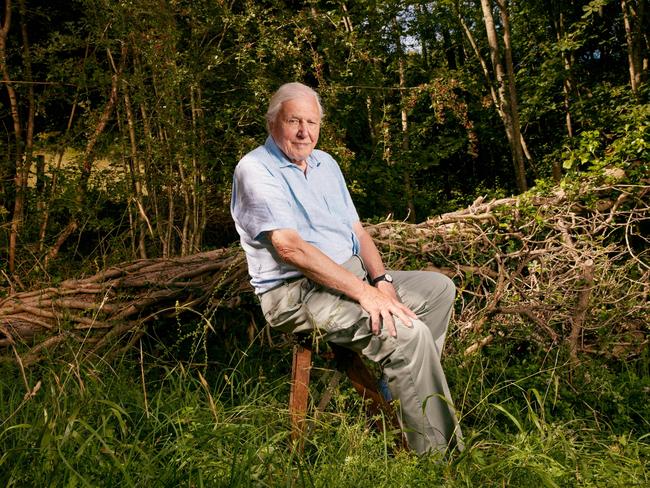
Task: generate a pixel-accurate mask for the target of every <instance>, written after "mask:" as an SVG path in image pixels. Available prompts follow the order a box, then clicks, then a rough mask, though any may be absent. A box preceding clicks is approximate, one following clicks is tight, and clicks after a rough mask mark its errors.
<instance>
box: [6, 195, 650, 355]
mask: <svg viewBox="0 0 650 488" xmlns="http://www.w3.org/2000/svg"><path fill="white" fill-rule="evenodd" d="M649 190H650V186H647V185H635V186H633V187H632V186H630V185H620V186H618V187H617V186H615V185H614V186H606V187H598V188H595V189H593V190H592V193H588V192H585V191H582V192H581V193H580V192H579V193H578V195H577V196H573V197H571V198H569V197H567V196H566V195H565V194H564V193H563V192H557V193H555V194H551V195H547V196H531V195H530V194H525V195H522V196H520V197H516V198H515V197H513V198H503V199H499V200H491V201H483V199H478V200H477V201H475V202H474V203H473V204H472V205H471V206H469V207H468V208H466V209H462V210H459V211H457V212H451V213H448V214H445V215H441V216H439V217H436V218H432V219H430V220H427V221H426V222H423V223H421V224H417V225H414V224H408V223H405V222H396V221H386V222H380V223H377V224H372V225H367V227H366V228H367V229H368V231H369V233H370V234H371V235H372V236H373V238H374V239H375V241H376V242H377V244H378V246H379V247H380V249H381V251H382V253H383V255H384V257H385V258H386V260H387V262H388V264H389V266H391V267H392V268H394V269H414V268H415V269H435V270H438V271H441V272H443V273H445V274H447V275H448V276H450V277H451V278H453V279H454V281H455V283H456V285H457V287H458V290H459V294H458V300H457V306H456V312H457V313H456V316H455V318H454V321H453V324H454V327H455V329H454V332H455V334H456V337H457V338H458V339H459V340H460V341H461V344H460V347H462V349H463V350H464V351H465V352H466V354H470V353H476V352H477V351H479V350H480V349H481V348H483V347H489V346H490V345H491V344H493V343H495V342H497V341H498V340H501V338H503V340H508V338H511V337H517V340H525V341H529V342H533V343H536V344H537V345H538V346H539V347H543V348H550V347H552V346H553V345H556V344H566V345H567V349H568V351H569V353H570V358H571V362H572V364H574V365H576V364H577V363H578V362H579V355H580V354H585V353H591V354H601V355H616V356H617V357H626V356H629V355H635V354H638V353H639V352H640V351H642V350H643V348H645V347H647V345H648V343H649V340H648V334H649V325H648V321H647V301H648V293H649V291H650V264H649V261H650V259H649V256H650V246H648V240H649V238H648V235H647V233H645V232H644V231H643V229H644V228H645V229H647V227H648V223H649V221H650V216H649V212H648V210H649V208H650V205H649V203H648V198H647V197H648V194H649ZM594 194H595V195H596V196H597V197H598V200H597V204H595V205H594V204H591V203H589V202H590V201H594ZM605 201H610V202H612V204H611V205H609V204H608V205H605V204H604V203H603V202H605ZM248 279H249V278H248V275H247V268H246V261H245V258H244V255H243V253H242V251H241V250H240V249H239V248H238V247H231V248H225V249H216V250H213V251H207V252H202V253H198V254H194V255H191V256H185V257H179V258H172V259H147V260H137V261H133V262H127V263H123V264H121V265H118V266H113V267H111V268H108V269H106V270H104V271H102V272H100V273H97V274H95V275H93V276H89V277H85V278H76V279H69V280H66V281H63V282H62V283H59V284H58V285H56V286H48V287H46V288H43V289H40V290H31V291H25V292H20V293H12V294H9V295H8V296H7V297H6V298H4V299H1V300H0V359H2V360H5V361H16V360H18V361H22V362H23V364H31V363H33V362H36V361H38V360H40V359H42V358H43V357H45V356H46V355H47V354H51V353H52V351H54V350H55V349H56V348H57V347H58V346H60V345H61V344H64V343H67V344H73V345H74V346H75V350H77V351H79V356H81V357H84V356H88V355H96V356H102V357H105V356H106V355H107V354H109V353H110V354H114V353H115V352H116V351H117V352H119V351H122V350H124V349H128V348H129V347H130V346H131V345H132V344H134V343H135V342H136V341H137V340H138V339H139V338H140V337H142V335H143V334H145V333H147V332H148V327H149V326H150V324H151V323H152V322H154V320H156V319H159V318H164V317H170V316H175V317H178V316H179V314H180V313H181V312H182V311H186V310H196V311H199V312H200V313H201V314H202V315H203V316H205V317H208V316H211V314H212V313H213V312H214V311H215V310H216V309H218V308H229V307H230V308H232V307H237V306H239V305H240V304H241V302H242V300H243V299H244V298H245V297H246V295H252V289H251V287H250V285H249V283H248ZM161 322H162V321H161ZM16 358H17V359H16Z"/></svg>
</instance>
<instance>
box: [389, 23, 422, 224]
mask: <svg viewBox="0 0 650 488" xmlns="http://www.w3.org/2000/svg"><path fill="white" fill-rule="evenodd" d="M393 27H394V28H395V46H396V47H397V58H398V59H397V62H398V70H397V71H398V73H399V88H400V91H399V93H400V112H401V120H402V157H403V158H404V157H410V156H409V155H408V152H409V149H410V143H409V119H408V112H407V110H406V103H405V98H406V97H405V92H406V73H405V68H404V51H403V49H402V39H401V29H400V28H399V22H398V20H397V19H393ZM410 166H411V165H410V164H409V162H407V163H406V167H405V168H404V170H403V171H404V194H405V196H406V206H407V209H408V221H409V222H411V223H414V222H415V220H416V216H415V203H414V202H413V187H412V185H411V174H410V171H409V169H408V168H409V167H410Z"/></svg>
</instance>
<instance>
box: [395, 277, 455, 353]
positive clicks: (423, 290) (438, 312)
mask: <svg viewBox="0 0 650 488" xmlns="http://www.w3.org/2000/svg"><path fill="white" fill-rule="evenodd" d="M390 274H391V276H393V279H394V280H395V281H394V283H393V284H394V286H395V290H396V291H397V294H398V295H399V297H400V300H401V301H402V303H404V304H405V305H406V306H407V307H409V308H410V309H411V310H413V311H414V312H415V313H416V314H417V316H418V318H419V319H420V320H421V321H422V322H424V323H425V324H426V325H427V327H429V330H430V331H431V335H432V336H433V339H434V341H435V343H436V348H437V350H438V354H439V355H442V352H443V350H444V347H445V337H446V335H447V328H448V326H449V319H450V318H451V313H452V309H453V305H454V299H455V297H456V285H454V282H453V281H451V280H450V279H449V278H447V277H446V276H445V275H443V274H440V273H434V272H429V271H390Z"/></svg>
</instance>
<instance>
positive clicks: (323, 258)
mask: <svg viewBox="0 0 650 488" xmlns="http://www.w3.org/2000/svg"><path fill="white" fill-rule="evenodd" d="M278 232H281V233H278ZM270 239H271V242H272V243H273V245H274V247H275V248H276V250H277V251H278V254H279V255H280V257H281V258H282V260H283V261H284V262H286V263H288V264H290V265H292V266H294V267H296V268H297V269H299V270H300V271H301V272H302V273H303V274H304V275H305V276H307V277H308V278H309V279H311V280H313V281H315V282H317V283H319V284H321V285H323V286H326V287H328V288H332V289H335V290H338V291H340V292H341V293H343V294H345V295H346V296H348V297H350V298H352V299H353V300H356V301H358V300H359V299H360V297H361V295H362V294H363V290H364V287H366V286H368V285H367V283H364V282H363V281H362V280H361V279H359V278H358V277H357V276H355V275H354V274H353V273H351V272H350V271H348V270H347V269H345V268H344V267H342V266H340V265H339V264H336V263H335V262H334V261H332V260H331V259H330V258H329V257H328V256H327V255H326V254H325V253H323V252H322V251H321V250H320V249H318V248H317V247H315V246H313V245H311V244H309V243H308V242H306V241H304V240H303V239H301V238H300V237H298V236H297V234H296V235H293V234H291V233H287V232H285V231H274V232H273V233H272V234H271V236H270Z"/></svg>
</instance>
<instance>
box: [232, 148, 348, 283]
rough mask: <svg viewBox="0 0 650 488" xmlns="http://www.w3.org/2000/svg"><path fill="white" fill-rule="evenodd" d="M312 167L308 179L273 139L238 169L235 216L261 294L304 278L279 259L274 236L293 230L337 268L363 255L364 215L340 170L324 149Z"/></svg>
mask: <svg viewBox="0 0 650 488" xmlns="http://www.w3.org/2000/svg"><path fill="white" fill-rule="evenodd" d="M307 165H308V169H307V173H306V174H305V173H304V172H303V171H302V170H301V169H300V168H299V167H298V166H296V165H295V164H293V163H292V162H291V161H289V160H288V159H287V157H286V156H285V155H284V153H282V151H281V150H280V149H279V148H278V146H277V145H276V144H275V141H274V140H273V138H272V137H271V136H269V137H268V138H267V139H266V143H265V144H264V145H263V146H260V147H258V148H257V149H255V150H253V151H251V152H250V153H248V154H247V155H246V156H244V157H243V158H242V159H241V161H239V164H237V167H236V168H235V174H234V176H233V184H232V200H231V202H230V212H231V214H232V217H233V219H234V221H235V226H236V227H237V232H238V233H239V236H240V237H241V245H242V247H243V248H244V251H245V252H246V259H247V261H248V273H249V274H250V276H251V284H252V285H253V287H254V288H255V293H257V294H261V293H264V292H265V291H267V290H270V289H271V288H274V287H275V286H277V285H279V284H281V283H282V282H283V281H284V280H286V279H290V278H295V277H298V276H301V275H302V273H301V272H300V271H299V270H298V269H296V268H295V267H293V266H291V265H289V264H287V263H284V262H283V261H282V260H281V259H280V257H279V256H278V254H277V252H276V251H275V248H274V247H273V245H272V244H271V242H270V241H269V240H268V238H267V234H266V233H267V232H269V231H272V230H276V229H294V230H296V231H297V232H298V234H299V235H300V237H302V238H303V239H304V240H305V241H307V242H308V243H309V244H312V245H314V246H316V247H317V248H318V249H320V250H321V251H323V252H324V253H325V254H326V255H327V256H329V257H330V258H331V259H332V260H333V261H334V262H336V263H338V264H341V263H343V262H345V261H347V260H348V259H350V258H351V257H352V256H353V255H354V254H358V253H359V247H360V246H359V241H358V239H357V236H356V234H355V233H354V232H353V230H352V226H353V224H354V223H355V222H357V221H358V220H359V215H358V214H357V211H356V209H355V208H354V204H353V203H352V199H351V198H350V193H349V192H348V189H347V186H346V185H345V180H344V179H343V175H342V174H341V169H340V168H339V166H338V164H337V163H336V161H334V159H333V158H332V157H331V156H330V155H329V154H327V153H326V152H323V151H319V150H314V151H312V153H311V155H310V156H309V157H308V158H307Z"/></svg>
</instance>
